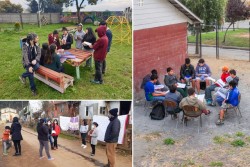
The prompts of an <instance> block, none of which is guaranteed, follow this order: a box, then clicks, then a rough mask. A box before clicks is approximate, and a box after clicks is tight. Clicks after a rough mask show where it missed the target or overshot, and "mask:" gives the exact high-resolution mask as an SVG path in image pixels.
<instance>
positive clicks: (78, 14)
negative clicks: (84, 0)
mask: <svg viewBox="0 0 250 167" xmlns="http://www.w3.org/2000/svg"><path fill="white" fill-rule="evenodd" d="M80 9H81V8H77V18H78V24H79V23H81V17H80Z"/></svg>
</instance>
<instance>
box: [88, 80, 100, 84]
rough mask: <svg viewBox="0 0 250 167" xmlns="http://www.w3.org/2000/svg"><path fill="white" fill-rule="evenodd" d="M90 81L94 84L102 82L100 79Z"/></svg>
mask: <svg viewBox="0 0 250 167" xmlns="http://www.w3.org/2000/svg"><path fill="white" fill-rule="evenodd" d="M90 82H91V83H94V84H101V83H100V81H96V80H91V81H90Z"/></svg>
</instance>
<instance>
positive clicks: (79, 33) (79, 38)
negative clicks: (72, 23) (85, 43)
mask: <svg viewBox="0 0 250 167" xmlns="http://www.w3.org/2000/svg"><path fill="white" fill-rule="evenodd" d="M84 35H85V32H84V31H83V30H82V23H79V24H78V25H77V31H76V32H75V35H74V40H75V41H76V48H77V49H82V39H83V37H84Z"/></svg>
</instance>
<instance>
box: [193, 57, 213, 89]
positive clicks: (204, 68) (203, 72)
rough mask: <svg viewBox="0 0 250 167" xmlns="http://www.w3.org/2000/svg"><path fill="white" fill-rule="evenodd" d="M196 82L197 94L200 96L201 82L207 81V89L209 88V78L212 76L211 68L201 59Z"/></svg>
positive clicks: (197, 67) (197, 68)
mask: <svg viewBox="0 0 250 167" xmlns="http://www.w3.org/2000/svg"><path fill="white" fill-rule="evenodd" d="M195 73H196V74H195V75H196V78H195V81H196V89H197V93H198V94H200V82H201V81H205V82H206V87H208V86H209V79H207V77H210V76H211V70H210V68H209V66H208V65H207V64H206V63H205V61H204V59H200V60H199V61H198V64H197V66H196V69H195Z"/></svg>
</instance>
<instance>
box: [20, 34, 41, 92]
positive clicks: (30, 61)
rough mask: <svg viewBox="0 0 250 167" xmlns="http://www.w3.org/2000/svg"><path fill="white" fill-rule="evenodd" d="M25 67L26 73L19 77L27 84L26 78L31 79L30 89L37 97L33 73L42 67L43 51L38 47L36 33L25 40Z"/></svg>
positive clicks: (23, 48)
mask: <svg viewBox="0 0 250 167" xmlns="http://www.w3.org/2000/svg"><path fill="white" fill-rule="evenodd" d="M22 50H23V52H22V54H23V60H22V62H23V67H24V68H25V69H26V72H25V73H23V74H22V75H21V76H19V79H20V81H21V82H22V83H23V84H26V78H27V77H28V78H29V81H30V89H31V91H32V94H33V95H34V96H35V95H36V85H35V82H34V75H33V72H34V71H36V70H37V69H38V68H39V66H40V64H39V63H40V58H41V49H40V47H39V46H38V36H37V35H36V34H34V33H30V34H28V35H27V38H25V39H23V47H22Z"/></svg>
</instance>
